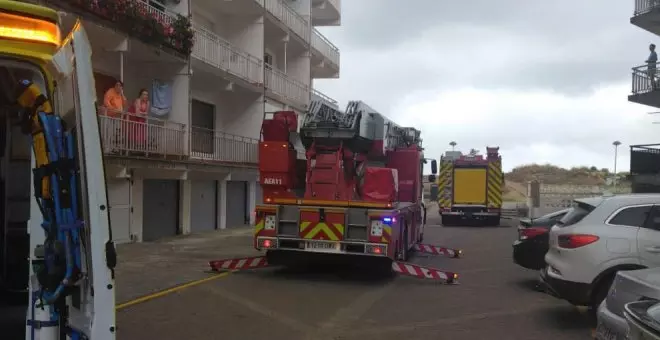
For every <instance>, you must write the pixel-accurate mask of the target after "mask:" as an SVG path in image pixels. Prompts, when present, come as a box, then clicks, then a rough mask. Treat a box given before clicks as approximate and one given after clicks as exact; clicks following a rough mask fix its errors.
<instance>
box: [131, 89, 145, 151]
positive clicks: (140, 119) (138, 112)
mask: <svg viewBox="0 0 660 340" xmlns="http://www.w3.org/2000/svg"><path fill="white" fill-rule="evenodd" d="M150 107H151V104H150V103H149V91H147V89H140V92H139V94H138V97H137V99H135V101H134V102H133V105H131V107H130V108H129V110H128V112H129V115H128V120H129V121H131V122H132V123H128V124H129V132H128V136H129V139H130V140H131V141H132V142H134V143H135V144H136V145H135V147H136V148H138V149H139V150H145V149H146V147H147V145H146V144H147V124H146V121H147V115H148V114H149V109H150Z"/></svg>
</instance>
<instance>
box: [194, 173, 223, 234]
mask: <svg viewBox="0 0 660 340" xmlns="http://www.w3.org/2000/svg"><path fill="white" fill-rule="evenodd" d="M191 195H192V198H191V201H190V214H191V216H190V223H191V228H190V229H191V232H193V233H195V232H201V231H210V230H215V229H216V225H217V218H216V216H217V215H216V207H217V203H216V202H217V182H216V181H192V182H191Z"/></svg>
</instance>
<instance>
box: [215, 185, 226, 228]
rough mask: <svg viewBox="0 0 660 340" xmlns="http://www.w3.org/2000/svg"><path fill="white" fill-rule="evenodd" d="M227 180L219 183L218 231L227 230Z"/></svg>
mask: <svg viewBox="0 0 660 340" xmlns="http://www.w3.org/2000/svg"><path fill="white" fill-rule="evenodd" d="M226 207H227V179H226V178H223V179H221V180H219V181H218V212H217V214H218V229H227V211H226V210H227V209H226Z"/></svg>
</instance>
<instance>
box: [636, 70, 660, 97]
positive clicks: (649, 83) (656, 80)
mask: <svg viewBox="0 0 660 340" xmlns="http://www.w3.org/2000/svg"><path fill="white" fill-rule="evenodd" d="M658 66H660V65H656V67H651V68H649V66H648V65H642V66H637V67H633V69H632V93H633V94H642V93H647V92H651V91H654V90H659V89H660V87H659V86H658V85H660V77H659V76H660V73H658Z"/></svg>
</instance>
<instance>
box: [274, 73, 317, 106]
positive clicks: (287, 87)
mask: <svg viewBox="0 0 660 340" xmlns="http://www.w3.org/2000/svg"><path fill="white" fill-rule="evenodd" d="M264 73H265V74H266V79H264V80H265V82H264V83H265V84H266V88H267V89H269V90H270V91H272V92H273V93H275V94H278V95H280V96H283V97H285V98H287V99H290V100H293V101H295V102H297V103H300V104H301V105H307V104H308V103H309V87H308V86H307V85H305V84H303V83H301V82H299V81H297V80H295V79H291V78H290V77H289V76H287V75H286V73H284V72H282V71H279V70H276V69H274V68H272V66H270V65H265V72H264Z"/></svg>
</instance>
